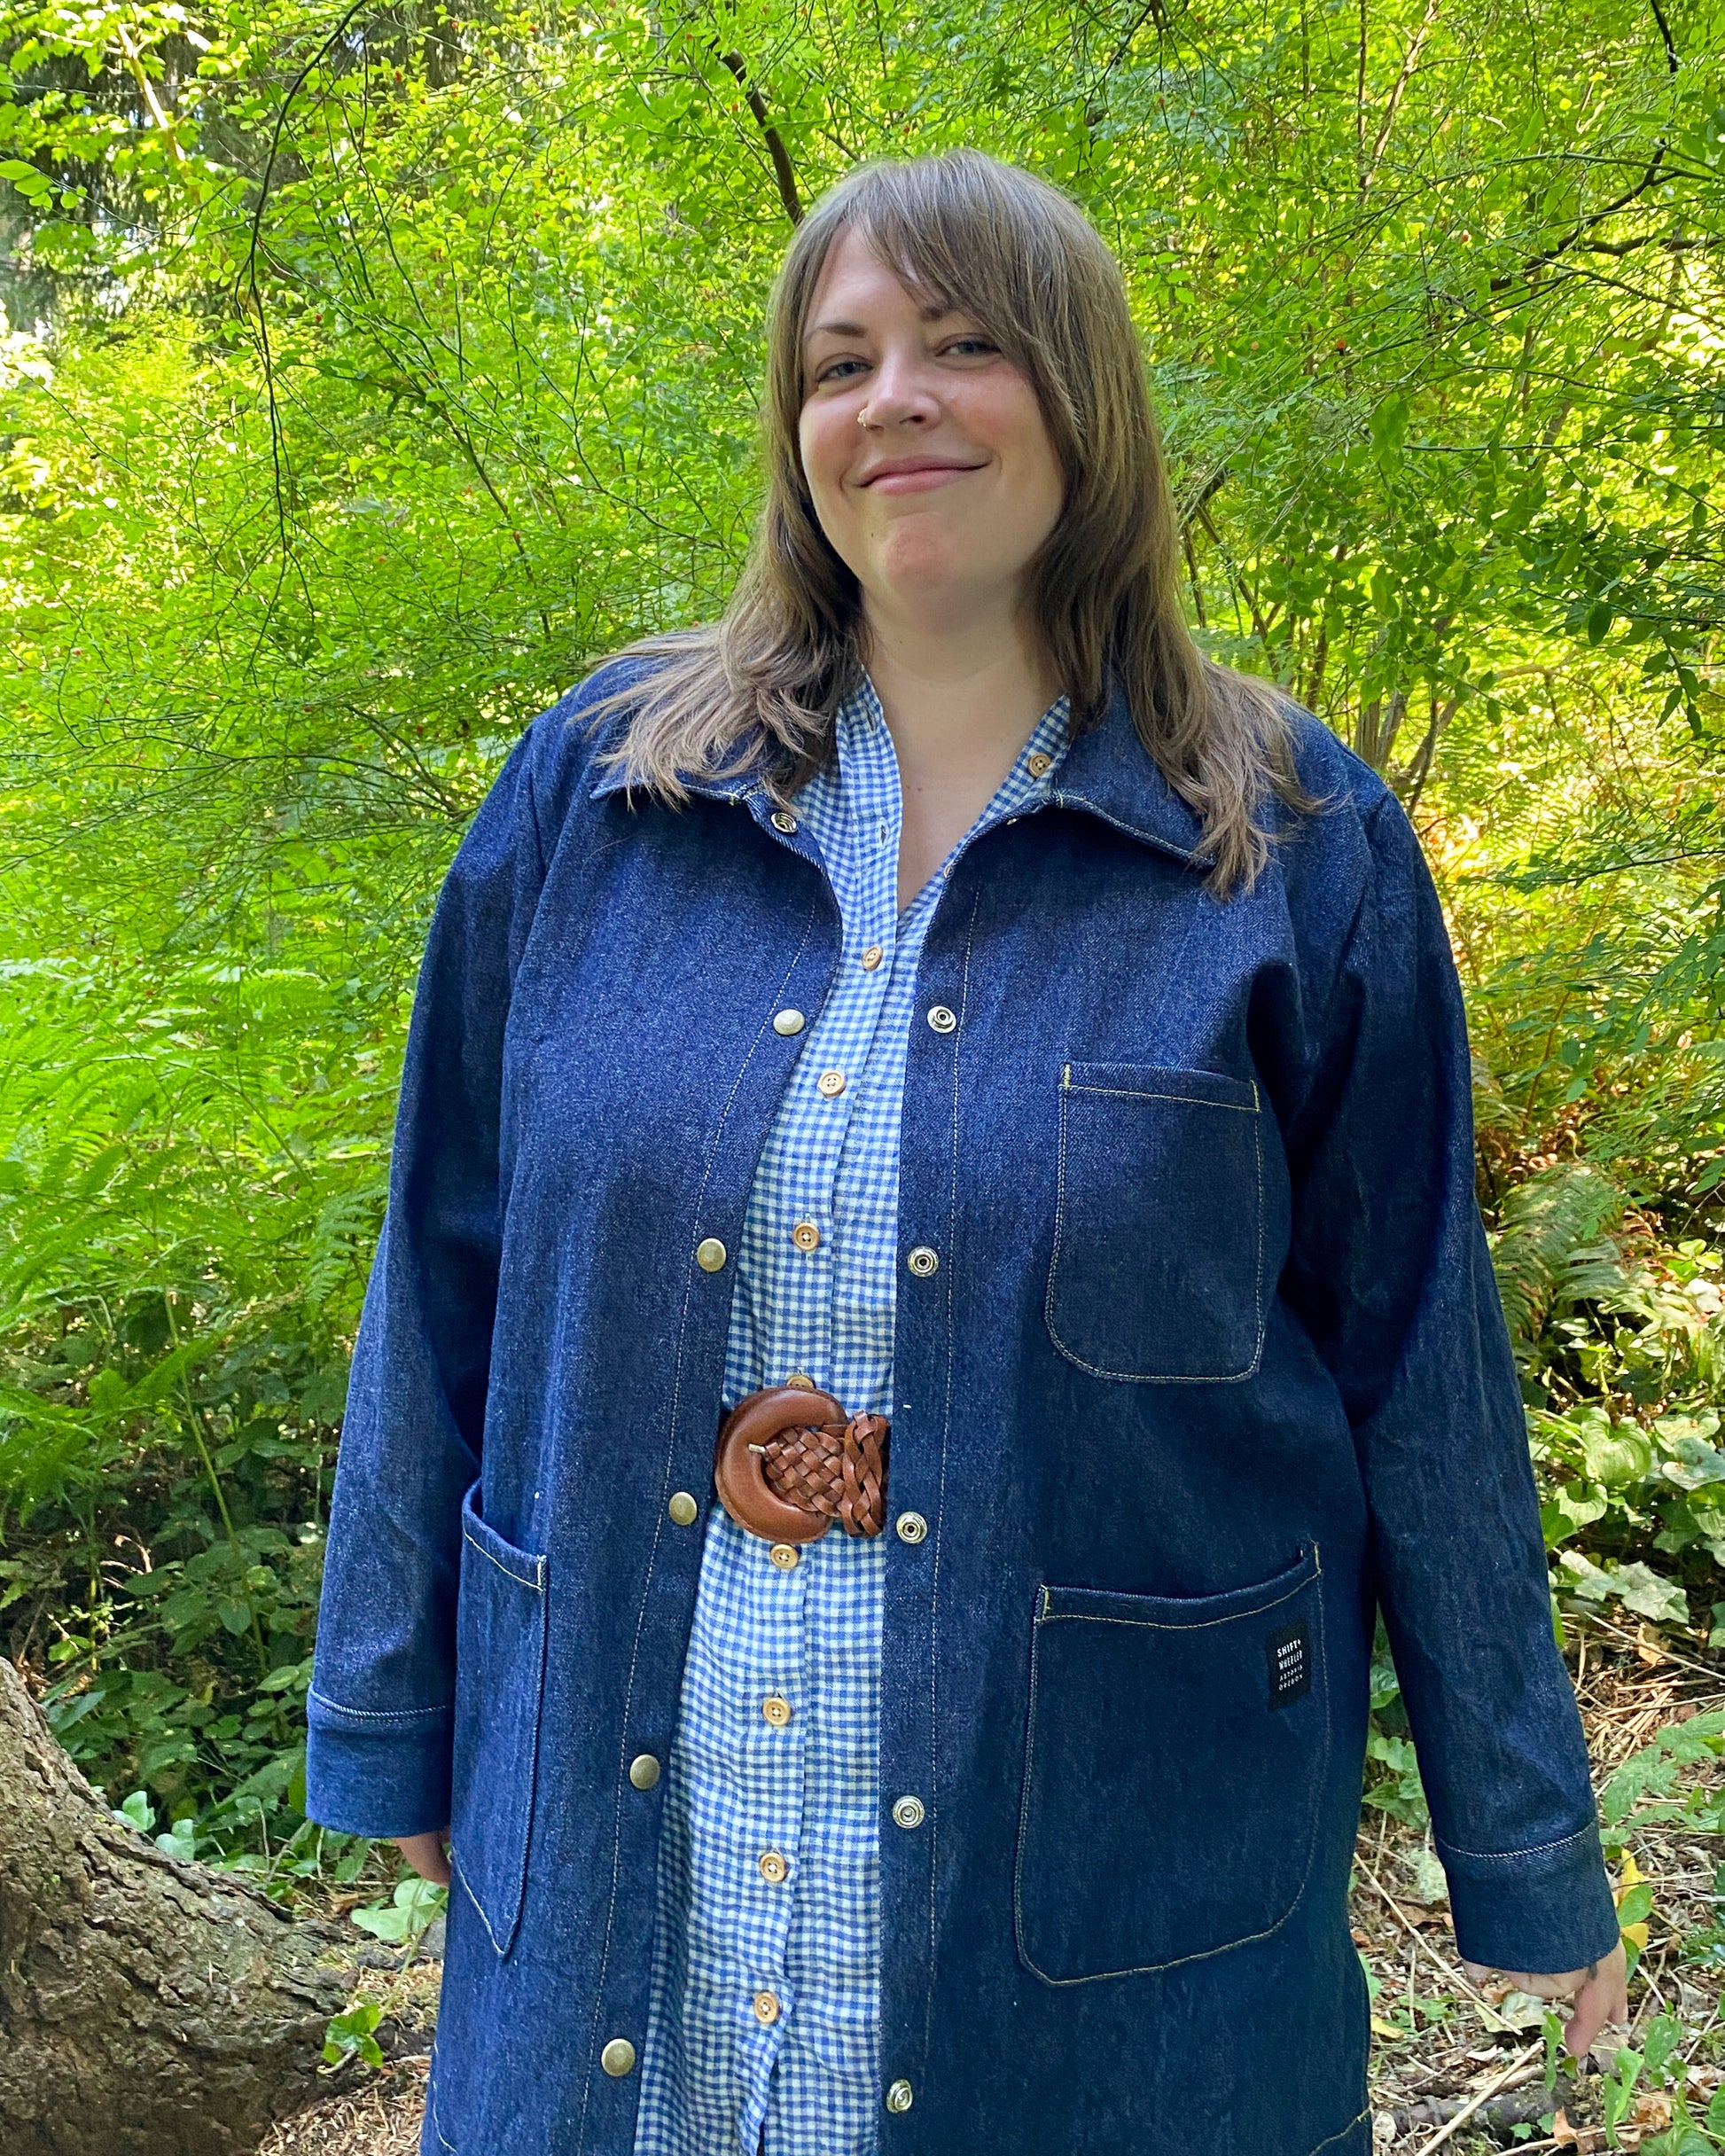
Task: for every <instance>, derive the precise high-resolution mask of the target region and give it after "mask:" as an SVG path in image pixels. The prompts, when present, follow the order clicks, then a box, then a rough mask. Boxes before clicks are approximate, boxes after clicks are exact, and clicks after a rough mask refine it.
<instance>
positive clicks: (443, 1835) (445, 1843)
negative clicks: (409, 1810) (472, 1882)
mask: <svg viewBox="0 0 1725 2156" xmlns="http://www.w3.org/2000/svg"><path fill="white" fill-rule="evenodd" d="M393 1839H394V1843H395V1847H397V1848H398V1849H399V1850H400V1851H401V1852H402V1855H403V1856H405V1857H406V1859H407V1861H408V1862H409V1863H410V1864H411V1865H412V1866H413V1869H414V1870H415V1871H417V1872H418V1874H419V1876H420V1878H421V1879H429V1880H430V1881H431V1883H432V1885H433V1887H447V1886H448V1885H449V1828H448V1827H446V1826H441V1827H439V1828H438V1829H437V1831H436V1832H435V1833H433V1834H397V1835H395V1836H394V1837H393Z"/></svg>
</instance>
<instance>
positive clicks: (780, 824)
mask: <svg viewBox="0 0 1725 2156" xmlns="http://www.w3.org/2000/svg"><path fill="white" fill-rule="evenodd" d="M796 828H797V819H796V817H795V816H792V814H791V811H790V810H789V809H788V808H775V809H774V811H773V829H774V830H775V831H782V832H784V835H785V836H786V838H789V836H790V835H791V833H792V832H793V831H794V830H795V829H796Z"/></svg>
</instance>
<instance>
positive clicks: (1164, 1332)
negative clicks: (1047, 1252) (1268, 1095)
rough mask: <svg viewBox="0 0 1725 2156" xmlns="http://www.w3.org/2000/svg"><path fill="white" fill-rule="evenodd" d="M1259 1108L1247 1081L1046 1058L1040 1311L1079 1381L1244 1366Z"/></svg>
mask: <svg viewBox="0 0 1725 2156" xmlns="http://www.w3.org/2000/svg"><path fill="white" fill-rule="evenodd" d="M1263 1124H1264V1114H1263V1108H1262V1105H1261V1098H1260V1095H1259V1091H1258V1088H1257V1086H1256V1085H1255V1084H1253V1082H1251V1081H1250V1080H1249V1079H1245V1078H1235V1077H1230V1076H1229V1075H1227V1074H1224V1073H1222V1072H1219V1071H1187V1070H1161V1069H1151V1068H1149V1067H1146V1066H1143V1065H1140V1064H1130V1063H1066V1064H1063V1065H1062V1066H1061V1070H1060V1155H1059V1164H1058V1197H1057V1199H1056V1207H1055V1223H1054V1251H1053V1255H1052V1257H1051V1258H1050V1262H1049V1280H1048V1301H1047V1321H1048V1329H1049V1335H1050V1339H1051V1340H1053V1342H1054V1345H1055V1346H1056V1347H1057V1348H1058V1349H1059V1350H1060V1352H1061V1354H1062V1355H1065V1356H1066V1358H1067V1359H1068V1360H1069V1361H1070V1362H1073V1363H1077V1364H1078V1366H1079V1368H1080V1369H1081V1370H1085V1371H1089V1373H1090V1374H1091V1375H1092V1376H1093V1377H1097V1378H1112V1379H1120V1380H1123V1381H1125V1382H1127V1383H1128V1384H1137V1385H1196V1384H1220V1383H1227V1382H1229V1381H1237V1380H1238V1379H1242V1378H1249V1377H1250V1376H1251V1375H1252V1374H1253V1371H1255V1370H1256V1369H1257V1367H1258V1358H1259V1355H1260V1354H1261V1352H1262V1348H1263V1340H1264V1189H1263V1184H1264V1164H1263V1144H1264V1137H1263Z"/></svg>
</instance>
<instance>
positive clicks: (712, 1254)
mask: <svg viewBox="0 0 1725 2156" xmlns="http://www.w3.org/2000/svg"><path fill="white" fill-rule="evenodd" d="M725 1255H726V1253H725V1246H724V1245H723V1244H722V1242H721V1241H720V1240H719V1238H718V1237H717V1236H716V1235H709V1236H704V1237H703V1238H702V1239H701V1240H700V1241H699V1243H697V1244H696V1246H695V1262H696V1264H697V1265H699V1267H700V1269H701V1270H702V1271H703V1272H704V1273H717V1272H722V1271H723V1270H724V1264H725Z"/></svg>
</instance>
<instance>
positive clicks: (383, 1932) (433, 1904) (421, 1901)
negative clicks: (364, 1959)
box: [354, 1872, 449, 1946]
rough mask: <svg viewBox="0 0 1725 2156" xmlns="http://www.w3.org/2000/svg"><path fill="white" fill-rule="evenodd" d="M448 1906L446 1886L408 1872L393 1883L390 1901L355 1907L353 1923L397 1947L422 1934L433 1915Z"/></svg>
mask: <svg viewBox="0 0 1725 2156" xmlns="http://www.w3.org/2000/svg"><path fill="white" fill-rule="evenodd" d="M448 1907H449V1888H448V1887H433V1885H432V1883H431V1881H430V1880H429V1879H421V1878H420V1877H419V1875H418V1873H417V1872H410V1874H409V1875H408V1877H407V1878H406V1879H402V1881H401V1882H400V1884H399V1885H398V1886H397V1887H396V1888H395V1893H394V1898H393V1899H392V1900H390V1901H388V1902H378V1903H376V1904H375V1905H374V1906H372V1907H371V1908H370V1909H356V1910H355V1911H354V1922H355V1924H356V1925H358V1926H359V1928H360V1929H361V1931H363V1932H370V1933H371V1936H372V1937H373V1938H374V1939H381V1940H383V1941H386V1943H387V1944H388V1945H390V1946H400V1945H402V1944H403V1943H404V1942H406V1941H416V1940H418V1939H419V1938H420V1937H422V1936H423V1934H424V1933H425V1927H426V1926H428V1925H429V1924H430V1923H431V1921H432V1919H433V1917H441V1915H442V1914H443V1912H444V1910H446V1909H448Z"/></svg>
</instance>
